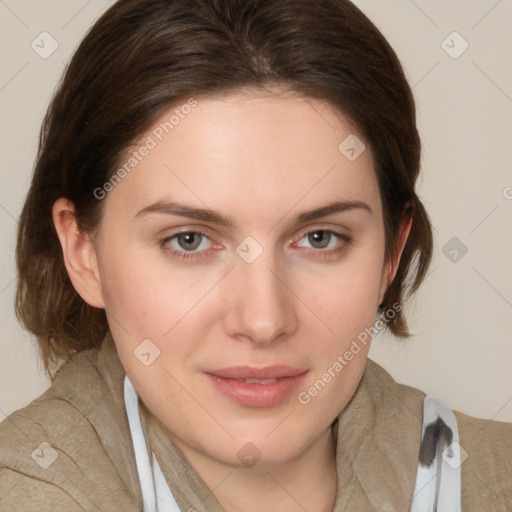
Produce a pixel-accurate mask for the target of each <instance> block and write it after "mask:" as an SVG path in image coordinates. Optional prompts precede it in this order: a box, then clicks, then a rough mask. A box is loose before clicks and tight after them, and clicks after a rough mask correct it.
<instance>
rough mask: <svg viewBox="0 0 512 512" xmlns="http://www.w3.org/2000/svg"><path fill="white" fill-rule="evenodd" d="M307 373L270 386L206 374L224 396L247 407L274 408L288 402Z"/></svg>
mask: <svg viewBox="0 0 512 512" xmlns="http://www.w3.org/2000/svg"><path fill="white" fill-rule="evenodd" d="M306 374H307V372H305V373H301V374H300V375H295V376H294V377H284V378H281V379H277V380H276V381H275V382H272V383H270V384H246V383H245V382H243V381H239V380H235V379H225V378H223V377H218V376H217V375H212V374H211V373H205V375H206V376H207V377H208V378H209V380H210V382H211V383H212V384H213V385H214V386H215V388H216V389H218V390H219V391H220V392H221V393H222V394H223V395H224V396H227V397H228V398H230V399H231V400H233V401H235V402H237V403H238V404H240V405H244V406H246V407H273V406H276V405H279V404H280V403H281V402H283V401H284V400H286V399H287V398H288V397H289V396H290V395H291V394H292V393H293V392H294V391H295V390H296V389H297V388H298V386H299V385H300V383H301V382H302V381H303V380H304V377H305V376H306Z"/></svg>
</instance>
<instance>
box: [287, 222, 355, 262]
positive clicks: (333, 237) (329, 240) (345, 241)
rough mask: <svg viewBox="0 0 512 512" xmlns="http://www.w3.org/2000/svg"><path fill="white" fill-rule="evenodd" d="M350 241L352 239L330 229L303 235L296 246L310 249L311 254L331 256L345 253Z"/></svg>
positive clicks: (316, 230) (317, 230)
mask: <svg viewBox="0 0 512 512" xmlns="http://www.w3.org/2000/svg"><path fill="white" fill-rule="evenodd" d="M351 241H352V239H351V238H350V237H349V236H348V235H345V234H343V233H338V232H336V231H332V230H330V229H315V230H312V231H308V232H306V233H304V234H303V235H302V237H301V238H300V239H299V241H298V242H296V245H298V246H299V247H305V248H309V249H312V250H311V251H310V252H312V253H313V254H315V253H316V254H318V255H321V256H332V255H335V254H337V253H341V252H343V251H345V250H346V249H347V247H348V245H350V243H351ZM304 244H306V245H304ZM307 244H309V245H307Z"/></svg>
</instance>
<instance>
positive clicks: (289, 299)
mask: <svg viewBox="0 0 512 512" xmlns="http://www.w3.org/2000/svg"><path fill="white" fill-rule="evenodd" d="M253 256H254V255H253ZM249 261H250V262H249ZM230 274H231V275H230V279H232V280H233V286H232V287H231V289H232V290H234V293H233V294H232V295H231V299H230V301H229V302H230V308H229V312H228V314H227V320H226V329H227V331H228V332H229V334H230V335H231V336H235V337H236V336H238V337H241V338H248V339H250V340H251V341H252V342H254V343H257V344H260V345H262V344H270V343H272V342H273V341H274V340H276V339H277V338H279V337H282V336H283V335H286V334H291V333H292V332H294V331H295V329H296V326H297V318H296V311H295V305H294V300H293V299H294V297H293V294H292V293H290V291H289V290H288V288H287V287H286V285H285V284H284V283H285V282H286V276H285V275H281V274H282V271H280V270H279V267H278V265H277V261H276V258H275V256H274V255H273V253H272V251H262V252H261V254H260V255H259V256H258V257H256V258H255V259H254V260H252V261H251V260H250V259H248V260H246V259H244V257H243V255H242V256H240V257H238V256H237V259H236V260H235V266H234V269H233V271H232V272H230Z"/></svg>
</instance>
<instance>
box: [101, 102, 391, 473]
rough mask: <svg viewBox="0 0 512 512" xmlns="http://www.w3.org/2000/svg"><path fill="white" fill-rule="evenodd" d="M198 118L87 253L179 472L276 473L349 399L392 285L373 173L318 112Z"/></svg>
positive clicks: (245, 111)
mask: <svg viewBox="0 0 512 512" xmlns="http://www.w3.org/2000/svg"><path fill="white" fill-rule="evenodd" d="M195 100H196V102H195V101H193V100H191V101H190V102H187V99H185V100H184V101H183V106H182V107H180V106H177V107H173V108H172V109H171V110H169V111H168V112H166V113H165V114H164V115H163V116H162V117H161V118H160V119H159V120H158V121H157V122H156V123H155V125H154V126H153V127H152V128H151V129H150V130H149V131H148V132H147V133H146V134H145V135H144V136H143V137H141V139H140V144H137V145H136V146H134V147H133V148H131V149H130V151H129V152H128V156H127V157H126V159H125V160H123V162H121V164H120V166H119V167H122V165H123V164H125V163H126V164H127V166H126V167H125V170H126V169H130V170H129V172H126V173H122V172H121V173H120V177H122V179H121V180H120V182H119V183H118V184H117V185H115V186H114V187H113V189H112V190H111V191H110V192H109V193H108V194H107V196H106V198H105V199H104V201H105V204H104V216H103V218H102V221H101V224H100V227H99V230H98V232H97V237H96V238H95V241H94V247H95V251H96V253H95V255H96V258H97V265H98V267H97V268H98V274H99V278H100V289H101V295H102V299H101V300H102V302H103V304H104V306H105V309H106V311H107V315H108V320H109V324H110V327H111V330H112V334H113V337H114V340H115V343H116V346H117V350H118V353H119V356H120V358H121V361H122V364H123V366H124V368H125V370H126V372H127V374H128V376H129V378H130V380H131V381H132V383H133V385H134V387H135V389H136V390H137V392H138V393H139V396H140V397H141V398H142V400H143V401H144V402H145V404H146V405H147V407H148V408H149V409H150V411H151V412H152V413H153V414H154V415H156V416H157V417H158V418H159V419H160V420H161V422H163V424H164V425H165V426H166V427H167V429H168V431H169V435H170V436H171V438H172V439H173V440H174V441H175V442H176V443H177V444H178V446H180V447H181V448H182V449H183V450H184V451H185V453H186V454H187V453H188V454H189V455H190V456H191V457H194V456H196V457H209V458H213V459H216V460H217V461H223V462H226V463H229V464H236V465H241V464H245V463H247V461H249V460H252V461H253V462H254V461H259V463H260V464H276V463H281V462H286V461H289V460H291V459H293V458H295V457H297V456H299V455H300V454H302V453H304V452H305V451H306V450H307V449H309V448H311V447H312V446H313V445H314V443H316V442H319V440H320V439H322V437H324V438H325V436H326V435H327V432H328V431H329V425H330V424H331V422H332V421H333V420H334V418H335V417H336V415H337V414H338V413H339V412H340V410H342V409H343V408H344V407H345V405H346V404H347V402H348V401H349V399H350V398H351V397H352V395H353V393H354V392H355V389H356V387H357V384H358V382H359V380H360V377H361V375H362V372H363V369H364V366H365V362H366V358H367V352H368V348H369V346H368V343H366V344H365V343H362V342H361V341H360V340H361V336H360V335H361V334H362V333H364V332H365V329H368V328H370V327H372V326H373V325H374V320H375V313H376V310H377V307H378V304H379V303H380V301H381V300H382V298H383V294H384V292H385V289H386V286H387V285H388V277H389V266H388V265H387V264H386V263H385V261H384V225H383V218H382V207H381V199H380V195H379V189H378V185H377V181H376V177H375V175H374V171H373V168H372V157H371V154H370V150H369V148H366V149H365V150H363V146H362V145H361V144H362V143H361V137H360V136H359V139H356V138H355V137H356V136H357V135H356V134H355V132H354V130H353V128H351V126H350V124H349V122H348V121H347V119H346V118H344V117H343V116H341V115H340V114H339V113H338V114H337V113H335V112H334V111H333V110H332V109H330V108H329V106H328V105H327V104H325V103H323V102H321V101H318V100H306V99H305V98H302V97H299V96H297V95H292V94H289V93H286V94H281V95H276V94H268V93H262V92H259V93H255V92H253V93H248V92H247V93H242V92H240V93H238V94H236V95H235V94H232V95H229V96H216V97H213V96H212V97H197V98H196V99H195ZM185 105H189V108H187V107H185ZM172 115H174V118H172V119H171V116H172ZM166 123H167V124H166ZM347 137H349V138H348V139H347ZM340 144H341V146H340ZM143 146H145V147H146V148H147V150H144V149H140V148H141V147H143ZM134 151H137V155H135V156H134V154H133V152H134ZM130 156H131V157H132V158H135V160H133V161H131V164H132V165H131V164H130V161H129V158H130ZM124 174H126V176H124V177H123V175H124ZM107 188H109V186H108V185H107ZM358 336H359V341H357V340H358ZM366 338H367V336H366ZM354 340H356V341H357V346H358V348H359V350H357V349H356V348H355V346H354V344H353V342H354ZM347 351H348V352H350V353H351V354H352V357H349V355H346V356H345V354H346V353H347ZM336 363H338V364H336ZM246 379H249V380H246ZM276 379H277V380H276ZM315 390H316V391H315ZM247 456H248V457H249V458H247ZM253 462H251V464H252V463H253Z"/></svg>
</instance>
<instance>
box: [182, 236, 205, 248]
mask: <svg viewBox="0 0 512 512" xmlns="http://www.w3.org/2000/svg"><path fill="white" fill-rule="evenodd" d="M178 241H179V244H180V245H181V247H182V248H183V249H188V250H192V249H197V247H198V246H199V244H200V243H201V240H200V235H199V236H198V234H197V233H181V234H180V235H179V237H178Z"/></svg>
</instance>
